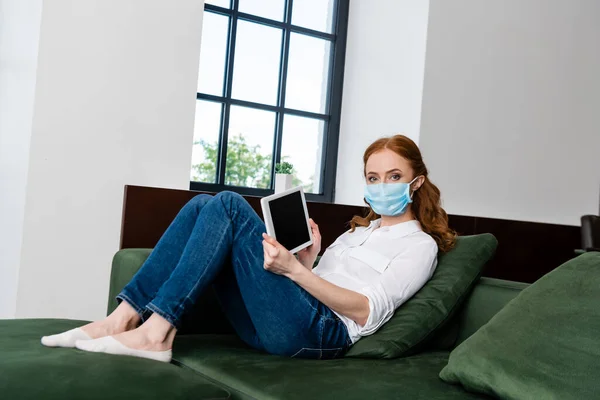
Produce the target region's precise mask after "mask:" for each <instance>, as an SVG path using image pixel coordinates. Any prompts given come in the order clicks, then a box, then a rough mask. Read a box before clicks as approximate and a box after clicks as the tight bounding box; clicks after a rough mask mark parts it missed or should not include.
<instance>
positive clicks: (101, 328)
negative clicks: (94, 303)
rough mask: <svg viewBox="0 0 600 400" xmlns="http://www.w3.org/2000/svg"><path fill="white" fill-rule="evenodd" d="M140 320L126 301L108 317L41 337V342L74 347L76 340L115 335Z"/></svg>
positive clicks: (133, 327) (130, 328)
mask: <svg viewBox="0 0 600 400" xmlns="http://www.w3.org/2000/svg"><path fill="white" fill-rule="evenodd" d="M140 322H141V318H140V316H139V315H138V314H137V312H136V311H135V310H134V309H133V307H131V306H130V305H129V304H127V303H126V302H122V303H121V304H119V307H117V309H116V310H115V311H113V312H112V313H111V314H110V315H109V316H108V317H106V318H104V319H103V320H101V321H95V322H91V323H89V324H87V325H84V326H82V327H80V328H75V329H71V330H70V331H66V332H63V333H59V334H56V335H51V336H44V337H42V344H43V345H44V346H48V347H75V342H76V341H78V340H91V339H96V338H101V337H104V336H110V335H116V334H119V333H122V332H126V331H129V330H132V329H135V328H136V327H137V326H138V325H139V323H140Z"/></svg>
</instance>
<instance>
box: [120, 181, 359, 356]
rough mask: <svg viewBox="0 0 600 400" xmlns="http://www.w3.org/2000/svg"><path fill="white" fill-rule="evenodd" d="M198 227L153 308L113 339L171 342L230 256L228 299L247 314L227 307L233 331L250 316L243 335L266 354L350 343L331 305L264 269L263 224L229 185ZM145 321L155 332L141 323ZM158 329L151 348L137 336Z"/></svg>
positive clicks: (166, 344) (134, 344)
mask: <svg viewBox="0 0 600 400" xmlns="http://www.w3.org/2000/svg"><path fill="white" fill-rule="evenodd" d="M197 226H201V227H202V229H195V230H194V231H193V232H192V235H191V236H190V243H195V245H193V246H192V245H191V246H186V248H185V250H184V252H183V254H182V256H181V259H180V261H179V263H178V265H177V267H176V268H175V269H174V270H173V272H172V274H171V275H170V276H169V278H168V279H167V281H166V282H165V283H164V284H163V285H162V286H161V288H160V289H159V290H158V293H157V295H156V297H155V298H154V299H153V300H152V301H151V302H150V303H149V304H148V305H147V306H146V308H147V309H148V310H150V311H152V312H153V313H154V315H152V317H151V318H150V319H149V320H148V321H147V322H146V323H144V324H143V325H142V326H141V327H139V328H138V329H136V330H133V331H130V332H125V333H123V334H120V335H118V336H116V337H115V339H117V340H118V341H119V342H121V343H123V344H125V345H126V346H128V347H131V348H139V347H141V348H142V349H144V350H155V351H162V349H164V348H170V345H171V344H172V338H173V336H174V334H173V332H174V331H175V329H176V328H177V327H178V326H179V323H180V321H181V317H182V316H183V315H184V314H185V313H186V311H188V310H189V309H191V308H192V306H193V304H194V302H195V299H196V298H197V297H198V296H199V294H200V293H202V291H203V290H205V289H206V287H207V286H208V285H210V284H211V283H213V282H214V281H215V279H216V277H217V276H219V272H221V271H222V269H223V266H224V265H228V264H229V263H227V261H228V260H229V259H231V261H232V262H231V265H232V267H233V271H234V276H235V278H236V279H235V281H236V282H237V286H238V288H239V297H237V298H233V301H232V300H231V298H230V300H229V302H226V304H229V305H232V304H236V303H237V304H241V302H242V301H243V304H244V305H245V308H246V310H247V314H246V313H244V312H239V311H240V310H239V309H237V310H236V311H238V312H236V313H235V314H233V315H232V314H231V312H229V311H226V312H227V313H228V316H229V317H230V319H231V320H232V322H233V324H234V328H236V330H237V331H238V332H240V331H242V332H246V333H248V332H250V333H253V332H254V330H253V328H252V327H251V326H250V327H249V326H248V323H249V322H252V325H253V326H254V327H256V329H255V332H256V334H255V335H254V339H253V338H252V335H246V337H245V338H244V340H246V341H247V342H249V343H251V344H252V345H254V346H255V347H258V348H262V349H264V350H266V351H269V352H271V353H276V354H285V355H294V354H296V353H298V352H299V351H301V350H302V349H307V348H308V349H311V350H316V351H317V352H318V353H319V357H321V356H323V354H322V353H323V350H325V351H328V350H331V351H335V353H333V352H331V353H328V354H327V355H326V356H328V357H329V356H335V355H337V354H338V353H339V352H340V350H342V349H343V348H344V347H345V346H347V345H348V343H349V340H348V337H347V333H346V331H345V327H344V326H343V323H342V322H341V321H339V319H336V318H335V316H334V314H333V313H332V312H331V310H329V308H327V307H325V306H324V305H322V304H321V303H320V302H318V301H317V300H316V299H314V297H312V296H310V295H309V294H308V293H307V292H306V291H304V290H303V289H301V288H300V287H299V286H297V285H296V284H295V283H293V282H292V281H291V280H289V279H288V278H285V277H283V276H279V275H275V274H273V273H271V272H268V271H265V270H264V268H263V249H262V237H261V234H262V232H264V224H263V223H262V221H261V220H260V218H259V217H258V215H257V214H256V213H255V212H254V210H253V209H252V208H251V207H250V205H249V204H248V203H247V202H246V201H245V200H244V199H243V198H242V197H241V196H239V195H237V194H235V193H231V192H222V193H219V194H218V195H216V196H215V197H214V199H213V200H212V201H210V202H208V203H207V204H206V205H205V207H204V208H203V209H202V212H201V213H200V214H199V216H198V221H197ZM226 281H228V282H232V281H231V280H226ZM231 287H232V286H231V285H229V288H230V289H231ZM232 293H235V292H232V291H231V290H226V293H222V292H221V293H220V295H221V298H223V296H222V295H223V294H225V295H231V294H232ZM240 299H241V301H240ZM229 309H230V310H232V309H234V308H233V307H231V308H229ZM248 316H249V318H248ZM206 323H210V321H206ZM149 325H151V326H153V327H154V331H151V330H150V329H149V328H146V326H149ZM166 327H168V329H166ZM158 332H160V333H161V335H162V336H163V341H162V342H161V343H160V344H156V345H155V346H154V347H152V346H148V345H146V343H147V342H148V338H147V337H141V336H144V335H149V334H150V333H153V334H154V335H155V339H156V338H158V337H160V336H161V335H159V334H158ZM242 334H243V333H242ZM257 340H258V343H256V341H257ZM138 343H139V344H138ZM311 356H314V354H312V355H311Z"/></svg>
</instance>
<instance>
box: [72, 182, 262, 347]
mask: <svg viewBox="0 0 600 400" xmlns="http://www.w3.org/2000/svg"><path fill="white" fill-rule="evenodd" d="M232 196H233V194H232V193H231V192H222V193H219V194H217V195H216V196H214V197H213V198H212V199H211V200H210V201H208V202H206V203H205V204H204V205H203V207H202V209H201V210H200V212H199V213H198V214H197V216H195V223H194V224H193V229H192V232H191V234H189V238H188V243H187V244H188V245H186V246H185V247H184V249H183V252H182V254H181V256H180V258H179V260H178V262H177V265H176V266H175V267H174V268H172V270H171V271H170V275H169V276H168V277H167V279H166V281H164V283H163V284H162V285H161V286H160V287H159V288H158V290H157V291H156V293H155V297H154V299H153V300H152V301H150V302H149V303H148V304H146V306H145V307H144V308H143V309H142V308H141V306H140V304H141V302H140V299H144V298H145V297H143V296H139V295H140V294H142V293H144V294H145V295H146V296H148V295H151V294H153V292H152V291H151V289H150V290H149V289H148V288H152V287H154V285H155V284H156V282H155V280H154V277H153V276H151V275H152V273H153V272H154V270H153V269H148V270H147V271H144V270H140V272H139V273H138V275H137V276H136V278H134V280H133V281H132V284H130V285H128V287H134V288H135V289H136V290H133V291H130V290H129V289H128V288H125V289H124V290H123V293H122V294H120V295H119V297H121V298H122V299H123V300H125V302H127V303H131V304H134V305H135V306H137V307H138V308H137V310H138V313H139V314H140V315H143V316H146V315H148V314H152V316H151V317H150V318H148V319H147V320H146V321H145V322H144V324H142V325H141V326H140V327H138V328H137V329H134V330H131V331H128V332H123V333H120V334H118V335H115V336H114V338H109V339H106V340H103V339H105V338H100V339H98V340H96V341H94V340H92V341H87V342H86V343H78V344H77V347H78V348H80V349H82V350H89V351H100V352H117V353H118V352H119V349H118V348H116V347H115V346H119V344H118V343H117V344H115V342H114V341H113V340H112V339H115V340H116V341H117V342H119V343H120V344H122V345H124V346H126V347H128V348H130V349H133V350H147V351H156V352H164V351H167V350H170V349H171V347H172V342H173V338H174V336H175V332H176V329H177V328H179V327H180V323H181V321H182V318H183V316H184V315H185V314H186V313H187V312H188V311H189V310H191V309H192V308H193V306H194V303H195V300H196V299H197V298H198V296H199V295H200V293H202V292H203V291H204V290H205V289H206V288H207V287H208V286H209V285H210V284H212V283H213V282H214V281H215V280H216V277H217V276H218V275H219V273H220V272H221V271H222V270H223V269H224V268H223V267H224V266H225V265H229V263H228V262H227V260H228V259H229V257H230V253H231V241H232V232H235V231H239V230H242V231H243V230H244V229H245V226H244V225H245V224H244V223H242V224H240V225H238V222H240V221H244V219H243V218H235V217H232V216H230V214H229V211H228V209H226V208H225V207H224V203H225V202H226V199H229V198H231V197H232ZM236 196H238V197H239V198H240V199H242V198H241V197H240V196H239V195H236ZM242 201H244V200H243V199H242ZM244 202H245V201H244ZM246 205H247V206H248V208H250V206H249V205H248V204H247V203H246ZM250 210H251V208H250ZM244 211H246V210H244ZM252 212H253V213H254V211H252ZM254 215H255V216H256V213H254ZM256 217H257V218H258V216H256ZM234 221H235V226H234V223H233V222H234ZM255 239H256V240H258V242H259V243H260V241H261V240H262V239H261V236H260V233H258V236H256V238H255ZM144 267H146V265H145V266H144ZM159 269H160V268H159ZM161 271H162V269H161ZM136 282H137V283H136ZM135 296H139V297H135ZM125 302H124V303H125ZM207 323H210V321H207ZM238 326H239V324H238Z"/></svg>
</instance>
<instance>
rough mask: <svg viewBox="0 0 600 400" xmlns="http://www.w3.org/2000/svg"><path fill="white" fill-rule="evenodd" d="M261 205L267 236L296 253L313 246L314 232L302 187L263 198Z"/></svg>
mask: <svg viewBox="0 0 600 400" xmlns="http://www.w3.org/2000/svg"><path fill="white" fill-rule="evenodd" d="M260 205H261V207H262V212H263V217H264V219H265V225H266V227H267V234H268V235H269V236H272V237H274V238H275V239H276V240H277V241H278V242H279V243H281V244H282V245H283V247H285V248H286V249H288V250H289V251H290V252H291V253H296V252H298V251H300V250H302V249H304V248H306V247H308V246H310V245H311V244H312V242H313V237H312V230H311V228H310V222H308V210H307V208H306V199H305V198H304V191H303V190H302V186H298V187H295V188H292V189H288V190H285V191H283V192H281V193H277V194H273V195H271V196H267V197H263V198H262V199H261V200H260Z"/></svg>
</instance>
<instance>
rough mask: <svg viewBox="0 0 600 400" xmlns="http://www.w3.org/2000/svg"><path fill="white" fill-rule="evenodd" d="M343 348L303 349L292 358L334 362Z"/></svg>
mask: <svg viewBox="0 0 600 400" xmlns="http://www.w3.org/2000/svg"><path fill="white" fill-rule="evenodd" d="M343 349H344V348H343V347H335V348H332V349H311V348H308V347H303V348H301V349H300V350H298V351H297V352H296V353H295V354H294V355H292V358H304V359H309V360H332V359H334V358H337V356H338V355H339V354H340V353H341V352H342V350H343Z"/></svg>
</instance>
